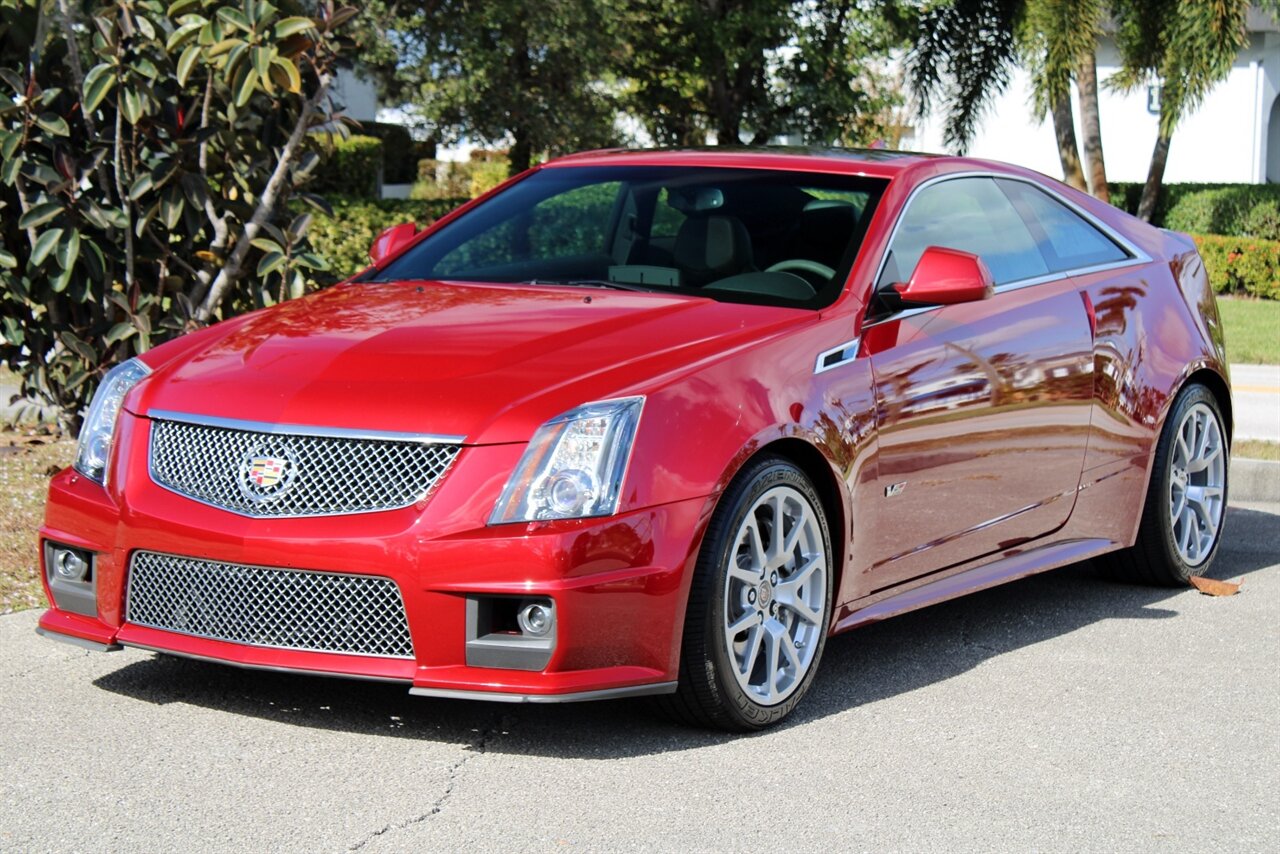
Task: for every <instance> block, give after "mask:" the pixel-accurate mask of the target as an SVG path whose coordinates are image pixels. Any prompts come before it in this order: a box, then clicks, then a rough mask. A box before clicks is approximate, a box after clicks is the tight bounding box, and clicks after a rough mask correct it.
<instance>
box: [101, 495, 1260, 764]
mask: <svg viewBox="0 0 1280 854" xmlns="http://www.w3.org/2000/svg"><path fill="white" fill-rule="evenodd" d="M1226 534H1227V537H1226V539H1224V542H1223V545H1222V550H1221V553H1220V554H1219V556H1218V559H1217V560H1216V561H1215V563H1214V568H1213V571H1211V572H1210V573H1209V575H1211V576H1213V577H1215V578H1220V579H1231V580H1239V579H1241V578H1242V577H1245V576H1247V575H1248V574H1249V573H1252V572H1255V571H1258V570H1261V569H1264V568H1267V567H1270V566H1274V565H1276V564H1277V563H1280V549H1278V548H1277V546H1276V543H1278V542H1280V516H1275V515H1272V514H1269V513H1262V512H1258V511H1253V510H1247V509H1243V508H1239V507H1232V508H1229V509H1228V519H1227V528H1226ZM1247 590H1248V586H1247V584H1246V587H1245V591H1246V594H1247ZM1186 592H1187V591H1185V590H1174V589H1158V588H1150V587H1140V586H1133V585H1125V584H1118V583H1113V582H1107V581H1103V580H1101V579H1100V578H1099V577H1098V576H1097V574H1096V573H1095V572H1094V570H1093V568H1092V567H1091V566H1090V564H1089V563H1088V562H1085V563H1080V564H1074V565H1071V566H1067V567H1064V568H1062V569H1058V570H1055V571H1052V572H1048V573H1044V574H1041V575H1037V576H1033V577H1031V578H1027V579H1023V580H1021V581H1017V582H1013V583H1011V584H1006V585H1003V586H1001V587H996V588H993V589H990V590H986V591H982V592H979V593H975V594H972V595H969V596H965V597H963V598H960V599H955V600H952V601H950V602H945V603H942V604H939V605H935V606H932V607H930V608H925V609H923V610H920V611H915V612H912V613H909V614H904V615H902V616H900V617H895V618H893V619H891V620H886V621H884V622H881V623H877V624H874V625H871V626H868V627H866V628H863V629H859V630H856V631H853V632H849V633H846V634H843V635H839V636H837V637H834V638H831V639H830V640H829V641H828V642H827V648H826V652H825V653H824V656H823V660H822V665H821V670H820V671H819V673H818V676H817V679H816V680H815V682H814V684H813V686H812V687H811V689H810V691H809V693H808V695H807V696H806V697H805V699H804V702H802V703H801V704H800V706H799V708H798V709H797V710H796V712H795V713H794V714H793V715H792V716H791V717H790V718H788V719H787V721H786V722H785V723H784V724H782V727H783V728H789V727H795V726H800V725H803V724H804V723H806V722H809V721H814V720H817V719H821V718H824V717H827V716H830V715H836V714H840V713H843V712H849V711H851V710H855V709H858V708H859V707H861V706H864V705H867V704H869V703H873V702H875V701H877V700H881V699H885V698H889V697H893V696H897V695H899V694H903V693H906V692H909V691H912V690H915V689H917V688H920V687H923V686H927V685H930V684H934V683H937V682H941V681H944V680H947V679H950V678H952V677H955V676H957V675H960V674H962V673H964V672H966V671H968V670H970V669H972V668H974V667H976V666H978V665H979V664H981V663H982V662H984V661H987V660H989V659H992V658H995V657H996V656H999V655H1002V654H1003V653H1006V652H1011V651H1014V650H1018V649H1021V648H1024V647H1027V646H1031V645H1033V644H1036V643H1040V642H1042V641H1045V640H1049V639H1051V638H1055V637H1059V636H1062V635H1065V634H1068V633H1070V632H1073V631H1076V630H1077V629H1080V628H1082V627H1085V626H1088V625H1090V624H1093V623H1096V622H1099V621H1102V620H1161V619H1170V618H1173V617H1175V616H1177V614H1178V612H1177V611H1175V610H1172V609H1169V608H1166V607H1161V603H1162V602H1165V601H1167V600H1169V599H1171V598H1173V597H1175V596H1177V595H1180V594H1184V593H1186ZM94 685H96V686H97V687H99V688H101V689H103V690H106V691H110V692H112V693H115V694H119V695H122V696H125V697H129V698H131V699H134V700H139V701H143V702H148V703H155V704H158V705H166V704H169V703H186V704H191V705H196V706H201V707H204V708H208V709H212V710H216V711H219V712H222V713H224V714H226V715H227V716H229V717H234V716H238V715H249V716H253V717H257V718H261V719H266V720H272V721H277V722H280V723H285V724H289V725H292V726H295V727H300V728H304V729H317V730H335V731H342V732H349V733H354V734H367V735H379V736H392V737H397V738H405V739H423V740H431V741H435V742H439V743H443V744H456V745H459V746H462V747H464V748H466V749H468V750H473V751H481V752H486V751H487V752H496V753H513V754H522V755H540V756H554V757H567V758H582V759H616V758H619V757H627V756H637V755H647V754H654V753H664V752H670V751H681V750H691V749H696V748H699V747H705V746H709V745H715V744H720V743H723V742H725V741H727V740H731V739H734V738H741V737H742V736H733V735H726V734H724V733H718V732H708V731H701V730H695V729H688V728H684V727H681V726H678V725H675V724H672V723H668V722H666V721H665V720H664V719H662V718H661V717H659V716H657V715H656V714H654V712H653V710H651V709H650V708H649V704H648V703H646V702H637V701H636V700H629V701H628V700H618V701H607V702H596V703H581V704H566V705H515V704H505V703H480V702H470V701H458V700H435V699H426V698H417V697H411V696H409V694H408V693H407V691H406V690H405V688H404V687H403V686H399V685H387V684H379V683H370V682H354V681H347V680H342V679H328V678H323V677H313V676H294V675H291V674H280V673H267V672H262V671H252V670H243V669H239V668H234V667H228V666H221V665H217V664H208V663H203V662H196V661H189V660H186V659H181V658H175V657H172V656H165V655H156V656H153V657H151V658H148V659H145V660H143V661H136V662H133V663H131V664H127V665H125V666H123V667H121V668H120V669H118V670H115V671H113V672H111V673H108V674H106V675H103V676H101V677H99V678H98V679H97V680H95V682H94ZM771 732H776V730H773V731H771ZM748 737H757V736H748Z"/></svg>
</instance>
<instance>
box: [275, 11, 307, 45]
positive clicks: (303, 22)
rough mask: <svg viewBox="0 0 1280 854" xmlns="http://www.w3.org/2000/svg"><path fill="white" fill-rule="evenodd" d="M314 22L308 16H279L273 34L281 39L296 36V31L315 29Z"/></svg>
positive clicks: (303, 31) (302, 31)
mask: <svg viewBox="0 0 1280 854" xmlns="http://www.w3.org/2000/svg"><path fill="white" fill-rule="evenodd" d="M315 28H316V22H315V21H313V20H311V19H310V18H303V17H299V16H294V17H292V18H281V19H280V20H279V21H276V26H275V36H276V38H277V39H278V40H280V41H283V40H285V39H287V38H289V36H296V35H297V34H298V33H305V32H307V31H308V30H315Z"/></svg>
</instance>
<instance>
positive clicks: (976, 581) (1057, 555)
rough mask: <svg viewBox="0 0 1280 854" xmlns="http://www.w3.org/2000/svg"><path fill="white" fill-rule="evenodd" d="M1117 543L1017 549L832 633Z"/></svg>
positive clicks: (853, 618) (904, 595)
mask: <svg viewBox="0 0 1280 854" xmlns="http://www.w3.org/2000/svg"><path fill="white" fill-rule="evenodd" d="M1119 546H1120V544H1119V543H1114V542H1112V541H1111V540H1102V539H1077V540H1063V541H1061V542H1057V543H1051V544H1049V545H1044V546H1040V547H1038V548H1033V549H1029V550H1027V551H1020V552H1017V553H1015V554H1011V555H1009V556H1007V557H1003V558H1001V559H999V560H996V561H993V562H992V563H987V564H983V565H981V566H976V567H974V568H972V569H966V570H962V571H960V572H957V573H955V574H954V575H948V576H946V577H945V578H939V579H938V580H937V581H931V582H929V583H928V584H922V585H920V586H918V587H913V588H911V589H910V590H904V591H903V592H901V593H896V594H893V595H891V596H888V597H886V598H884V599H881V600H880V601H878V602H875V603H872V604H870V605H867V606H866V607H865V608H860V609H858V610H856V611H854V612H853V613H851V614H848V615H847V616H845V617H844V618H842V619H841V620H840V621H839V622H838V623H836V625H835V627H834V628H833V629H832V630H831V633H832V634H837V633H839V632H844V631H848V630H849V629H853V628H857V627H858V626H864V625H866V624H868V623H875V622H878V621H880V620H883V619H886V618H888V617H893V616H896V615H898V614H904V613H906V612H907V611H914V610H916V609H917V608H924V607H927V606H929V605H936V604H938V603H939V602H945V601H947V600H948V599H955V598H957V597H959V596H964V595H965V594H966V593H973V592H975V591H978V590H985V589H986V588H988V587H995V586H996V585H998V584H1004V583H1005V582H1007V581H1016V580H1018V579H1019V578H1026V577H1027V576H1028V575H1035V574H1036V573H1039V572H1045V571H1047V570H1050V569H1056V568H1058V567H1060V566H1066V565H1067V564H1070V563H1077V562H1079V561H1082V560H1085V559H1086V558H1090V557H1094V556H1096V555H1100V554H1103V553H1104V552H1109V551H1111V550H1113V549H1116V548H1119Z"/></svg>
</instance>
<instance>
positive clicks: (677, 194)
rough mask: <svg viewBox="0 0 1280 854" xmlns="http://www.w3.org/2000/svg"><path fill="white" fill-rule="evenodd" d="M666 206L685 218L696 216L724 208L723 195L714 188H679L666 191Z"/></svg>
mask: <svg viewBox="0 0 1280 854" xmlns="http://www.w3.org/2000/svg"><path fill="white" fill-rule="evenodd" d="M667 204H669V205H670V206H671V207H673V208H675V209H676V210H678V211H680V213H682V214H684V215H685V216H697V215H698V214H705V213H710V212H711V211H715V210H719V209H720V208H722V207H724V193H723V192H721V191H720V190H718V189H716V188H715V187H681V188H677V189H672V190H668V191H667Z"/></svg>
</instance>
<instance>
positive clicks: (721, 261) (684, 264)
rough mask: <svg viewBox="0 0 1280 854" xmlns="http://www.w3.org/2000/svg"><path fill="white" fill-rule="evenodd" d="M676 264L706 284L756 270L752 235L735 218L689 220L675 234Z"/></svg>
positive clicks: (704, 217)
mask: <svg viewBox="0 0 1280 854" xmlns="http://www.w3.org/2000/svg"><path fill="white" fill-rule="evenodd" d="M673 253H674V255H675V262H676V264H677V265H678V266H679V267H681V268H682V269H684V270H687V271H689V273H691V274H692V278H693V279H694V280H695V281H696V280H698V279H702V280H703V281H704V282H705V281H709V280H711V279H715V278H720V277H722V276H730V275H733V274H735V273H741V272H744V271H746V270H750V269H752V268H753V266H754V264H753V259H752V253H751V236H750V235H749V234H747V228H746V226H744V225H743V224H742V221H741V220H739V219H738V218H737V217H734V216H725V215H718V214H712V215H710V216H697V217H689V218H688V219H686V220H685V221H684V222H683V223H681V225H680V230H679V231H678V232H676V244H675V247H674V249H673Z"/></svg>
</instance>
